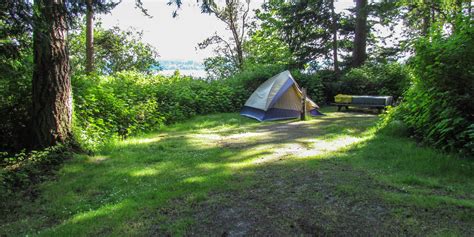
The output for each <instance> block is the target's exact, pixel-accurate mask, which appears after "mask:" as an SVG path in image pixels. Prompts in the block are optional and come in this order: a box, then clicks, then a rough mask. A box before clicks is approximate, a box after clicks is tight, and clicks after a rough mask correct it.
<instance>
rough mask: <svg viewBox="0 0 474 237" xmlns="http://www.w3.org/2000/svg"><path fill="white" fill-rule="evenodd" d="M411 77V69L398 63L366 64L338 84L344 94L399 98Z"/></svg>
mask: <svg viewBox="0 0 474 237" xmlns="http://www.w3.org/2000/svg"><path fill="white" fill-rule="evenodd" d="M409 77H410V74H409V71H408V70H407V69H406V68H405V67H404V66H402V65H401V64H398V63H388V64H380V63H378V64H365V65H364V66H362V67H360V68H353V69H351V70H350V71H349V72H348V73H346V74H345V75H344V76H342V77H341V80H340V82H339V84H338V85H337V86H339V93H343V94H351V95H390V96H393V97H394V99H398V98H399V97H400V96H401V95H402V94H403V92H404V91H406V89H407V88H408V86H409V81H410V80H409ZM331 99H332V100H333V98H331Z"/></svg>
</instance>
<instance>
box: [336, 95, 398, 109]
mask: <svg viewBox="0 0 474 237" xmlns="http://www.w3.org/2000/svg"><path fill="white" fill-rule="evenodd" d="M335 101H336V102H335V103H331V105H334V106H337V111H341V108H342V107H345V108H346V110H348V109H349V106H351V107H361V108H370V109H377V111H378V112H379V113H381V112H382V110H384V109H385V108H386V107H387V106H390V105H392V102H393V98H392V96H356V95H342V94H339V95H337V96H335Z"/></svg>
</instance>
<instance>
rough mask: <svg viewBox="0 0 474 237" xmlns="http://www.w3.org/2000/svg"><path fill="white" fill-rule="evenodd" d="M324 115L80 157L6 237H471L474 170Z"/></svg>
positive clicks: (185, 127) (368, 119) (231, 120)
mask: <svg viewBox="0 0 474 237" xmlns="http://www.w3.org/2000/svg"><path fill="white" fill-rule="evenodd" d="M324 112H326V114H327V116H324V117H318V118H316V119H311V120H309V121H305V122H299V121H278V122H265V123H258V122H255V121H254V120H251V119H247V118H244V117H241V116H239V115H237V114H216V115H208V116H200V117H196V118H193V119H191V120H189V121H187V122H185V123H181V124H176V125H173V126H170V127H167V128H164V129H162V130H160V131H158V132H157V133H153V134H148V135H144V136H140V137H134V138H130V139H127V140H125V141H122V142H118V143H116V144H111V145H109V146H107V147H106V148H104V149H103V150H102V151H101V152H99V153H97V154H95V155H76V157H75V158H74V159H72V160H70V161H68V162H67V163H66V164H65V165H64V166H63V167H62V169H61V170H60V171H59V172H58V174H57V178H56V179H55V180H52V181H49V182H45V183H43V184H42V185H41V187H40V190H41V195H40V196H39V197H38V198H37V199H35V200H34V201H33V202H28V201H26V200H25V201H21V200H20V202H22V205H21V208H19V209H17V210H15V211H14V212H11V213H10V214H9V215H7V216H3V217H2V219H1V226H0V235H1V236H3V235H13V236H17V235H26V234H28V235H39V236H51V235H54V236H90V235H100V236H102V235H112V236H117V235H120V236H123V235H134V236H149V235H166V234H171V235H185V234H193V233H194V234H198V235H199V234H201V235H209V234H210V235H217V234H219V235H220V234H222V233H223V232H222V231H230V233H234V232H232V231H233V229H232V228H234V227H235V226H233V224H232V223H237V222H238V221H243V223H247V222H248V223H247V224H248V225H249V226H251V227H245V228H243V227H239V228H240V229H239V230H240V231H247V232H245V233H246V234H258V233H274V234H280V235H281V234H284V235H286V234H302V233H303V234H305V233H306V234H308V233H327V234H338V233H339V234H344V233H346V234H347V233H351V232H344V231H346V230H351V229H357V228H363V224H367V225H371V224H381V225H380V227H377V228H380V230H379V231H381V232H369V233H381V234H383V233H393V234H396V233H395V232H390V231H399V230H401V229H403V230H404V231H407V232H406V234H408V235H410V233H411V234H420V233H425V234H428V235H440V236H452V235H454V236H459V235H471V234H473V232H472V229H473V228H471V227H473V226H474V221H473V220H474V216H473V214H471V213H473V211H474V200H473V199H474V182H473V181H474V168H473V167H474V165H473V163H472V162H470V161H467V160H461V159H459V158H457V157H455V156H453V155H450V154H444V153H442V152H439V151H437V150H433V149H430V148H427V147H422V146H419V145H418V144H417V143H415V142H414V141H412V140H410V139H408V138H404V137H401V136H399V135H398V133H400V131H403V127H401V126H400V125H398V126H395V125H393V126H392V127H389V128H385V129H382V130H381V131H377V130H376V129H375V126H374V125H375V123H376V121H377V117H376V116H373V115H369V114H359V113H338V112H335V111H334V110H333V109H331V108H330V109H326V110H325V111H324ZM260 194H262V195H260ZM318 206H319V207H320V208H315V209H314V210H313V211H311V210H312V209H311V208H312V207H318ZM354 208H360V210H356V209H354ZM379 209H380V210H382V209H383V211H379ZM217 210H229V212H230V213H233V214H232V215H227V214H226V215H224V214H225V213H224V214H218V213H219V212H217ZM254 212H255V213H258V214H256V215H253V216H259V217H258V218H257V219H255V220H253V219H252V218H253V216H248V215H250V214H249V213H254ZM312 212H313V213H312ZM236 213H237V214H236ZM305 213H310V214H311V213H312V214H314V215H310V216H306V215H307V214H305ZM316 214H317V215H316ZM360 215H362V217H361V216H360ZM375 215H381V216H383V217H384V218H385V219H383V220H376V219H374V220H372V219H373V218H372V217H371V216H375ZM316 216H319V217H316ZM267 217H268V218H267ZM270 217H271V218H270ZM297 217H298V218H297ZM318 218H319V219H318ZM360 218H362V219H364V218H365V219H364V220H363V222H362V224H361V223H359V222H357V221H360ZM267 219H268V220H267ZM250 220H252V221H250ZM301 220H305V221H304V223H301ZM380 221H381V222H380ZM221 222H222V223H221ZM295 223H296V224H295ZM358 223H359V225H357V224H358ZM389 224H390V227H389V228H388V225H389ZM392 224H393V226H395V227H392ZM248 225H244V226H248ZM384 225H387V226H384ZM252 226H253V227H252ZM255 226H258V228H256V227H255ZM288 226H290V227H288ZM385 227H387V228H386V229H384V228H385ZM225 228H228V229H229V230H228V229H225ZM374 228H375V227H374ZM390 228H392V229H390ZM393 228H395V229H393ZM397 228H400V229H397ZM221 229H222V230H221ZM368 230H370V229H368ZM219 231H221V232H219ZM383 231H388V232H383ZM226 233H228V232H226ZM362 233H363V232H362Z"/></svg>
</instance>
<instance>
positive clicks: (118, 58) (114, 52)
mask: <svg viewBox="0 0 474 237" xmlns="http://www.w3.org/2000/svg"><path fill="white" fill-rule="evenodd" d="M141 39H142V33H140V32H134V31H133V30H132V29H129V30H121V29H120V28H118V27H113V28H111V29H103V28H101V27H100V25H99V26H97V27H95V29H94V51H95V54H94V63H95V70H96V72H97V73H98V74H113V73H115V72H120V71H138V72H144V73H147V72H150V69H151V68H152V67H153V66H155V67H156V66H158V65H159V63H158V53H157V52H156V49H155V48H154V47H153V46H151V45H150V44H147V43H143V42H142V41H141ZM85 42H86V29H85V28H82V29H81V31H79V32H76V33H74V34H71V35H70V38H69V45H70V47H69V49H70V54H71V56H72V57H71V59H72V60H71V63H72V66H73V68H74V69H75V70H74V72H75V73H76V74H81V73H84V70H85V65H84V62H85V58H86V55H85V52H86V49H85V47H86V43H85Z"/></svg>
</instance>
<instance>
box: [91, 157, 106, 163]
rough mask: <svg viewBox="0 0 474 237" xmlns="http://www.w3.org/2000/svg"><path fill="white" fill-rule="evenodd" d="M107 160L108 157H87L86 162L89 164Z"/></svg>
mask: <svg viewBox="0 0 474 237" xmlns="http://www.w3.org/2000/svg"><path fill="white" fill-rule="evenodd" d="M108 159H109V157H108V156H89V158H88V159H87V161H88V162H91V163H101V162H103V161H106V160H108Z"/></svg>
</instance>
